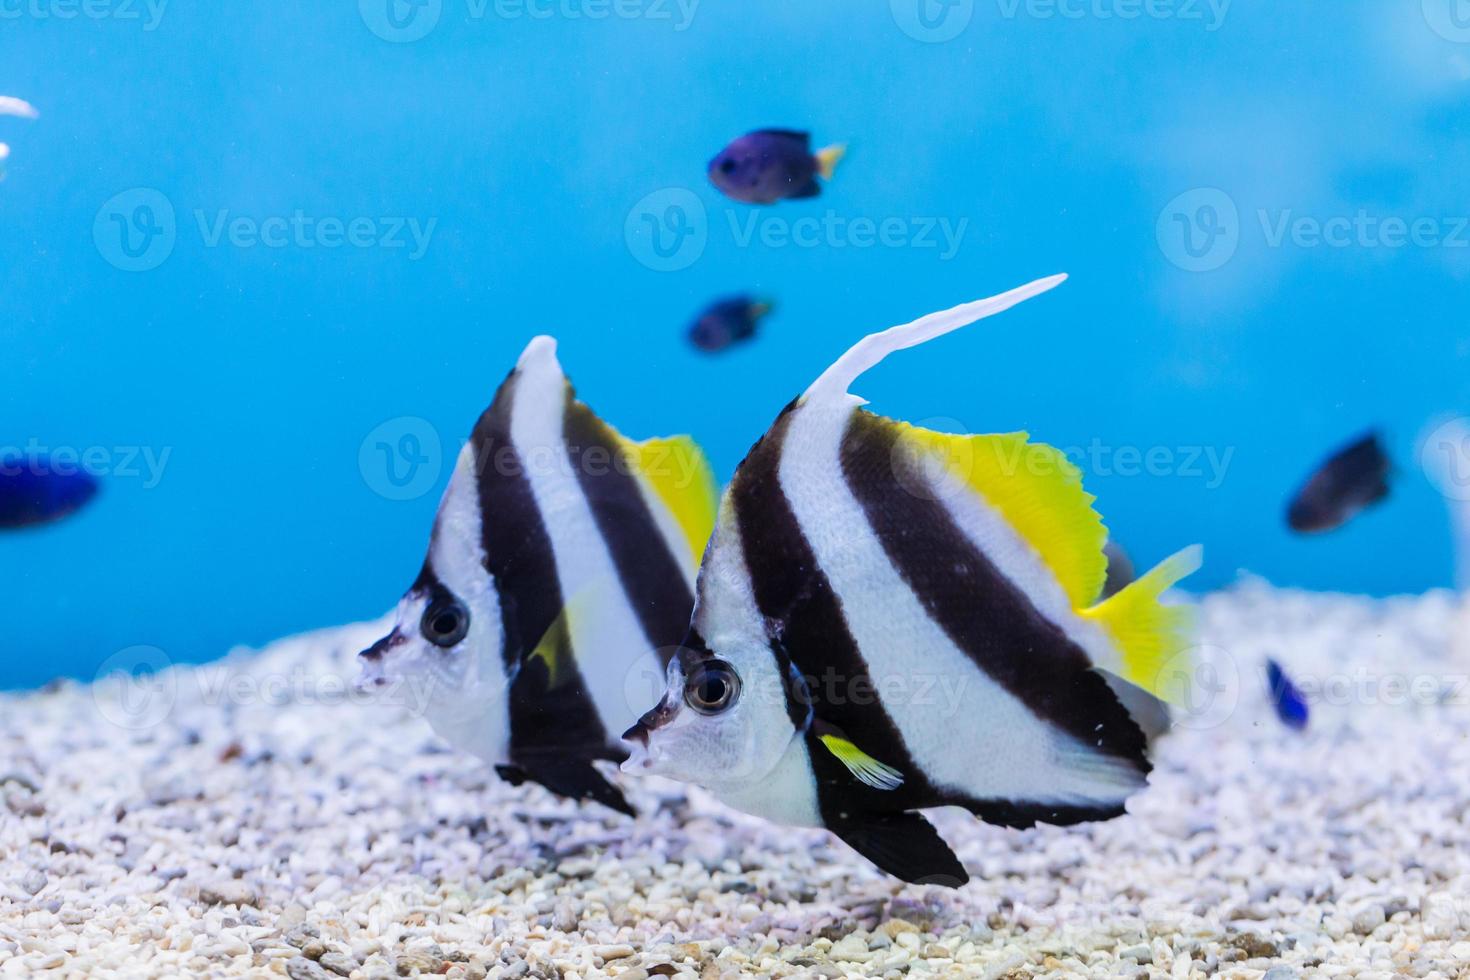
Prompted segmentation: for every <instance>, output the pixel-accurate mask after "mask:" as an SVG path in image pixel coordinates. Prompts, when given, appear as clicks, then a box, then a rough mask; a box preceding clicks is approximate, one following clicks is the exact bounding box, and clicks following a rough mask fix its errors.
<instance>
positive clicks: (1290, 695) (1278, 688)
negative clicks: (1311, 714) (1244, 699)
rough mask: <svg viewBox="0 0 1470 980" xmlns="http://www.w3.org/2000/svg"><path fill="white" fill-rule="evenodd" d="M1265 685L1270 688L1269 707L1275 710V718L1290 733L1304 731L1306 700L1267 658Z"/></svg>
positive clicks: (1275, 663)
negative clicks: (1289, 730)
mask: <svg viewBox="0 0 1470 980" xmlns="http://www.w3.org/2000/svg"><path fill="white" fill-rule="evenodd" d="M1266 683H1267V684H1268V685H1269V686H1270V691H1271V706H1272V707H1273V708H1275V709H1276V717H1277V718H1279V719H1281V723H1282V724H1283V725H1285V726H1286V727H1287V728H1290V729H1291V730H1292V731H1294V732H1300V731H1304V730H1305V729H1306V727H1307V714H1308V712H1307V699H1306V698H1305V697H1303V696H1302V692H1301V689H1300V688H1298V687H1297V686H1296V684H1294V683H1292V680H1291V678H1290V677H1287V676H1286V671H1284V670H1282V669H1281V665H1280V664H1278V663H1277V662H1276V661H1275V660H1272V659H1270V658H1269V657H1268V658H1266Z"/></svg>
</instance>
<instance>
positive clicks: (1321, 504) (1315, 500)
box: [1286, 432, 1392, 534]
mask: <svg viewBox="0 0 1470 980" xmlns="http://www.w3.org/2000/svg"><path fill="white" fill-rule="evenodd" d="M1391 468H1392V464H1391V463H1390V462H1389V459H1388V453H1387V452H1386V451H1385V450H1384V448H1383V443H1382V442H1381V441H1380V440H1379V438H1378V434H1377V433H1376V432H1370V433H1368V434H1367V435H1365V436H1363V437H1362V438H1361V439H1358V440H1357V441H1356V442H1353V443H1352V444H1350V445H1348V446H1345V447H1343V448H1342V449H1339V450H1338V451H1337V452H1336V453H1334V454H1333V455H1332V456H1330V457H1328V459H1327V461H1326V462H1324V463H1323V464H1322V465H1321V466H1320V467H1318V468H1317V471H1316V472H1315V473H1313V474H1312V475H1311V477H1310V478H1309V479H1308V480H1307V482H1306V483H1305V484H1304V485H1303V486H1302V488H1301V489H1300V490H1298V491H1297V494H1296V496H1295V497H1293V498H1292V500H1291V504H1290V505H1289V506H1288V507H1287V509H1286V523H1287V525H1288V526H1290V527H1291V529H1292V530H1293V531H1297V532H1299V533H1302V534H1313V533H1319V532H1322V531H1332V530H1335V529H1336V528H1339V527H1342V526H1343V525H1344V524H1346V523H1347V522H1348V521H1350V520H1352V519H1353V518H1354V517H1356V516H1357V515H1358V513H1359V512H1361V511H1362V510H1364V509H1366V508H1368V507H1371V506H1372V505H1373V504H1376V503H1378V502H1379V501H1380V500H1382V499H1383V498H1384V497H1387V496H1388V474H1389V470H1390V469H1391Z"/></svg>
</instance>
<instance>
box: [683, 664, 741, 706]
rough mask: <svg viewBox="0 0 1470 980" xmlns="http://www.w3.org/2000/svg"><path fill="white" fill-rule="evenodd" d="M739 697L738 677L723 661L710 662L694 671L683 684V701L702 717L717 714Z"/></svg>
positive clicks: (732, 668) (733, 669)
mask: <svg viewBox="0 0 1470 980" xmlns="http://www.w3.org/2000/svg"><path fill="white" fill-rule="evenodd" d="M739 697H740V675H739V674H737V673H735V668H734V667H731V666H730V665H729V664H727V663H725V662H724V661H723V660H711V661H708V662H707V663H702V664H700V665H699V666H698V667H696V668H695V669H694V673H693V674H691V675H690V676H689V680H688V681H686V682H685V684H684V701H685V703H686V704H688V705H689V707H691V708H693V709H694V710H695V711H697V712H699V713H700V714H702V715H714V714H719V713H720V712H721V711H725V710H726V709H728V708H730V707H731V706H732V705H734V704H735V702H736V700H738V699H739Z"/></svg>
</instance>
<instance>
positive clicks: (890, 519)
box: [623, 276, 1200, 886]
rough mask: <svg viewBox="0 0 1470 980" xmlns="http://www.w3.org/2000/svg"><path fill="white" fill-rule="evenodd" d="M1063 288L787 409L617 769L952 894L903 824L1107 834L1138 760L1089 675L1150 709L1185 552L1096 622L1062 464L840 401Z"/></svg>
mask: <svg viewBox="0 0 1470 980" xmlns="http://www.w3.org/2000/svg"><path fill="white" fill-rule="evenodd" d="M1064 278H1065V277H1064V276H1054V277H1051V278H1049V279H1042V280H1038V281H1036V282H1033V283H1031V284H1029V285H1026V286H1022V287H1020V288H1018V289H1015V290H1012V291H1010V292H1008V293H1004V294H1002V295H999V296H995V297H992V298H990V299H986V300H980V301H978V302H974V303H969V304H966V305H963V306H958V307H955V308H954V309H952V310H948V311H945V312H941V313H936V314H933V315H931V316H927V317H924V318H922V319H920V320H916V321H914V322H913V323H910V324H907V325H905V326H899V327H894V328H892V329H890V330H887V331H884V332H882V333H877V334H873V335H872V336H869V337H867V338H866V339H864V340H862V341H860V342H858V343H857V344H856V345H855V346H854V347H852V348H851V349H850V350H849V351H848V352H847V353H846V354H844V355H843V356H842V357H841V358H840V359H838V360H837V362H836V363H835V364H833V365H832V366H831V367H829V368H828V369H827V370H826V372H824V373H823V374H822V375H821V377H819V378H818V379H817V380H816V381H815V382H814V383H813V384H812V385H811V387H809V388H808V389H807V390H806V393H805V394H803V395H802V396H800V397H799V398H797V399H796V400H795V401H793V402H792V403H791V404H790V405H788V406H787V407H786V409H785V410H784V411H782V413H781V414H780V416H779V417H778V418H777V419H776V421H775V423H774V424H773V425H772V427H771V428H770V430H769V431H768V432H767V433H766V434H765V436H763V437H762V438H761V440H760V441H759V442H757V443H756V445H755V446H754V448H752V449H751V450H750V453H749V455H747V456H746V458H745V460H744V461H743V462H742V463H741V464H740V466H739V467H738V468H737V470H736V472H735V476H734V478H733V480H732V482H731V483H730V485H729V487H728V488H727V490H726V491H725V494H724V496H723V498H722V500H721V504H720V509H719V511H718V514H717V517H716V522H715V531H714V536H713V537H712V538H711V540H710V544H709V546H708V547H707V549H706V551H705V555H704V560H703V562H702V564H701V566H700V571H699V579H698V585H697V590H696V602H695V611H694V616H693V619H692V621H691V626H690V630H689V634H688V636H687V637H686V638H685V639H684V643H683V645H682V647H681V649H680V651H679V652H678V654H677V655H676V656H675V658H674V659H673V660H672V661H671V662H670V664H669V669H668V684H667V689H666V692H665V694H664V696H663V699H662V700H661V701H660V702H659V703H658V704H657V705H656V706H654V707H653V708H652V709H651V710H649V711H648V712H647V713H646V714H644V716H643V717H642V718H641V719H639V722H638V724H636V725H634V726H633V727H632V728H631V729H630V730H629V731H628V732H627V733H625V735H624V737H625V738H626V739H627V740H628V741H629V744H630V746H631V753H630V756H629V759H628V761H627V762H625V763H624V765H623V768H624V770H625V771H630V772H650V773H657V774H661V775H665V776H671V777H674V778H676V779H682V780H685V781H688V782H693V783H697V784H700V785H702V786H705V787H706V788H708V789H710V790H711V791H713V792H714V794H715V795H716V796H717V797H718V798H720V799H721V800H723V801H724V802H725V803H727V804H729V805H731V806H734V807H736V808H737V809H741V810H744V811H747V812H749V813H753V814H756V815H759V816H762V817H766V818H768V819H770V820H774V821H777V822H780V823H785V824H790V825H797V826H808V827H825V828H826V829H828V830H829V831H831V832H832V833H834V834H836V835H837V836H838V837H839V838H840V839H842V840H843V841H845V842H846V843H847V844H849V845H850V846H851V847H852V848H853V849H855V850H856V851H858V852H859V853H860V854H862V855H863V856H864V857H866V858H867V859H868V860H869V861H871V862H872V863H873V864H875V865H877V866H878V867H879V868H880V869H882V870H883V871H885V872H887V873H889V874H892V875H895V876H897V877H899V878H902V879H903V880H905V881H910V882H928V883H935V884H945V885H950V886H958V885H960V884H963V883H964V882H965V881H966V880H968V876H967V874H966V872H965V869H964V867H963V866H962V865H961V864H960V862H959V860H958V859H957V858H956V857H955V855H954V853H953V852H952V851H951V850H950V849H949V847H948V845H946V844H945V842H944V841H943V840H942V839H940V837H939V835H938V834H937V833H936V831H935V830H934V828H933V826H932V825H931V824H930V823H929V822H928V821H927V820H926V819H925V818H924V817H923V816H921V815H920V814H919V813H917V812H916V811H918V810H920V809H924V808H930V807H939V806H959V807H963V808H965V809H968V810H970V811H971V812H972V813H973V814H975V815H976V816H978V817H980V818H981V819H983V820H986V821H988V822H990V823H994V824H999V825H1002V826H1006V827H1030V826H1032V825H1033V824H1036V823H1038V822H1043V823H1052V824H1072V823H1077V822H1080V821H1085V820H1104V819H1108V818H1110V817H1115V816H1118V815H1119V814H1121V813H1123V809H1124V801H1125V800H1126V799H1127V798H1128V796H1129V795H1130V794H1132V793H1133V792H1134V791H1136V790H1138V789H1139V788H1140V787H1142V786H1143V785H1144V783H1145V780H1146V777H1147V775H1148V773H1149V770H1150V764H1149V761H1148V758H1147V753H1146V748H1147V745H1146V740H1145V738H1144V734H1143V732H1141V731H1140V730H1139V726H1138V725H1137V724H1136V723H1135V722H1134V720H1133V719H1132V718H1131V717H1130V716H1129V714H1128V712H1127V710H1125V708H1124V707H1123V706H1122V705H1121V704H1120V703H1119V701H1118V698H1117V697H1116V696H1115V695H1114V694H1113V692H1112V691H1111V690H1110V689H1109V687H1108V684H1107V682H1106V681H1105V680H1104V679H1103V677H1102V675H1101V674H1100V673H1099V672H1098V668H1102V669H1104V670H1107V671H1110V672H1113V673H1117V674H1119V675H1121V676H1122V677H1123V678H1124V679H1125V680H1127V681H1129V682H1130V683H1133V684H1136V685H1137V686H1139V687H1142V688H1144V689H1145V690H1147V691H1149V692H1150V693H1152V694H1155V695H1158V694H1160V693H1161V687H1162V686H1163V683H1164V671H1163V670H1162V667H1163V664H1164V662H1165V661H1166V660H1167V659H1169V658H1171V657H1174V655H1176V654H1180V655H1182V653H1183V651H1184V650H1185V649H1186V648H1187V647H1188V646H1189V643H1190V640H1189V639H1188V635H1189V633H1190V630H1191V617H1190V614H1189V611H1188V610H1187V609H1186V608H1181V607H1173V606H1166V605H1164V604H1163V603H1162V602H1161V601H1160V596H1161V595H1162V594H1163V592H1164V591H1165V590H1166V589H1167V588H1169V587H1170V586H1172V585H1174V584H1175V583H1176V582H1177V581H1179V580H1180V579H1181V578H1183V577H1184V576H1185V575H1187V574H1189V573H1190V572H1192V571H1194V570H1195V569H1196V568H1197V567H1198V566H1199V560H1200V559H1199V550H1198V548H1197V547H1196V548H1189V549H1185V550H1184V551H1182V552H1180V553H1179V554H1177V555H1175V556H1174V557H1172V558H1169V559H1167V560H1166V561H1164V562H1163V563H1162V564H1161V565H1159V566H1158V567H1157V568H1155V569H1153V570H1152V571H1150V572H1148V573H1147V574H1145V575H1144V576H1143V577H1141V578H1140V579H1138V580H1137V581H1136V582H1134V583H1133V584H1132V585H1130V586H1128V587H1127V588H1125V589H1123V590H1122V591H1121V592H1119V593H1118V594H1117V595H1115V596H1113V597H1112V598H1111V599H1108V600H1105V601H1102V602H1098V596H1099V594H1100V593H1101V590H1102V587H1103V580H1104V577H1105V575H1106V571H1107V569H1106V565H1107V560H1106V558H1105V557H1104V554H1103V543H1104V542H1105V541H1106V539H1107V530H1106V528H1105V527H1104V526H1103V523H1102V519H1101V518H1100V517H1099V516H1098V514H1097V513H1096V511H1094V510H1093V508H1092V501H1093V499H1094V498H1093V497H1092V496H1090V495H1089V494H1087V493H1086V492H1085V491H1084V490H1083V488H1082V481H1081V474H1080V472H1079V471H1078V469H1077V468H1076V467H1075V466H1074V465H1073V464H1072V463H1071V462H1070V461H1069V460H1068V459H1067V458H1066V456H1065V455H1064V454H1063V453H1062V452H1061V451H1059V450H1057V449H1055V448H1053V447H1051V446H1046V445H1043V444H1041V443H1034V442H1031V441H1029V437H1028V436H1027V434H1026V433H1021V432H1017V433H1010V434H1004V435H947V434H944V433H940V432H933V431H929V430H926V429H921V428H916V427H914V426H910V425H908V424H906V423H903V422H898V421H894V420H892V419H888V418H884V417H883V416H880V415H877V414H874V413H872V412H869V411H867V410H865V409H863V408H862V406H863V405H864V401H863V400H862V399H861V398H858V397H857V396H855V395H853V394H850V393H849V388H850V386H851V385H852V383H853V382H854V381H855V380H857V378H858V377H859V376H860V375H862V374H863V373H864V372H865V371H867V370H868V369H869V368H871V367H873V366H874V365H876V364H878V363H879V362H880V361H882V360H883V359H884V358H885V357H886V356H887V355H888V354H890V353H892V352H893V351H896V350H900V349H903V348H907V347H913V346H916V345H918V344H922V343H924V342H926V341H928V340H931V339H933V338H935V337H938V336H940V335H942V334H946V333H949V332H950V331H952V330H955V329H958V328H959V327H962V326H964V325H966V324H969V323H972V322H974V321H976V320H979V319H981V318H983V317H987V316H991V315H992V314H995V313H999V312H1001V311H1002V310H1005V309H1008V308H1009V307H1011V306H1014V305H1015V304H1017V303H1019V302H1021V301H1023V300H1025V299H1029V298H1030V297H1032V296H1035V295H1037V294H1039V293H1042V292H1045V291H1046V290H1048V289H1051V288H1052V287H1054V286H1056V285H1057V284H1058V283H1060V282H1061V281H1062V280H1063V279H1064ZM1174 662H1175V663H1179V662H1180V661H1179V660H1177V659H1176V660H1174Z"/></svg>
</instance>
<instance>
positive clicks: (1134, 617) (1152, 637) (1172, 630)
mask: <svg viewBox="0 0 1470 980" xmlns="http://www.w3.org/2000/svg"><path fill="white" fill-rule="evenodd" d="M1203 555H1204V552H1203V550H1202V549H1201V548H1200V546H1199V545H1192V546H1190V547H1188V548H1185V549H1184V550H1183V551H1180V552H1178V553H1177V554H1174V555H1172V556H1170V557H1168V558H1165V559H1164V560H1163V561H1161V562H1159V564H1158V565H1156V566H1155V567H1154V568H1153V569H1152V570H1151V571H1149V572H1148V574H1146V575H1144V576H1143V577H1142V578H1140V579H1138V580H1137V581H1136V582H1133V583H1132V584H1130V585H1129V586H1128V587H1127V588H1125V589H1123V590H1122V591H1121V592H1119V593H1118V594H1117V595H1115V596H1113V597H1112V598H1110V599H1107V600H1105V601H1103V602H1100V603H1098V604H1097V605H1095V606H1093V607H1092V608H1091V609H1084V610H1082V611H1081V615H1082V617H1083V618H1084V619H1087V620H1090V621H1091V622H1093V623H1096V624H1097V625H1098V626H1101V627H1102V629H1103V632H1105V633H1106V634H1107V635H1108V637H1109V639H1111V640H1112V641H1113V646H1114V649H1115V651H1116V654H1117V660H1116V661H1115V662H1113V663H1102V662H1099V663H1098V664H1097V666H1098V667H1101V668H1102V669H1103V670H1106V671H1108V672H1109V673H1111V674H1117V675H1118V676H1119V677H1121V678H1123V679H1124V680H1125V681H1128V682H1129V683H1130V684H1133V685H1135V686H1136V687H1141V688H1143V689H1144V690H1145V691H1147V692H1149V693H1150V694H1152V695H1153V696H1154V697H1156V698H1159V699H1161V700H1166V701H1167V700H1170V698H1169V694H1170V693H1171V688H1170V686H1169V685H1167V684H1165V680H1166V678H1165V677H1164V676H1163V675H1164V667H1165V665H1167V664H1168V662H1169V661H1170V660H1171V659H1173V658H1174V657H1176V656H1177V655H1178V654H1180V653H1181V652H1183V651H1185V650H1187V649H1189V647H1190V646H1192V645H1193V644H1194V642H1195V641H1194V638H1193V632H1194V619H1195V617H1194V609H1193V608H1191V607H1189V606H1166V605H1164V604H1163V603H1162V602H1161V601H1160V598H1161V597H1162V596H1163V594H1164V593H1165V592H1166V591H1168V590H1169V589H1170V588H1172V587H1173V586H1174V585H1175V584H1176V583H1178V582H1179V581H1180V580H1181V579H1183V578H1184V577H1185V576H1186V575H1189V574H1191V573H1193V572H1196V571H1198V570H1199V567H1200V563H1201V561H1202V559H1203ZM1172 693H1175V694H1177V693H1178V692H1177V691H1173V692H1172Z"/></svg>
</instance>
